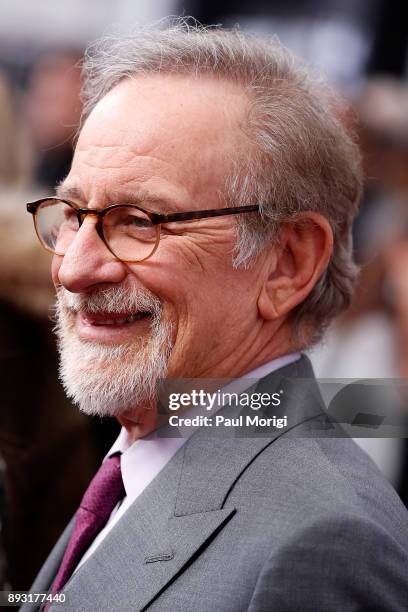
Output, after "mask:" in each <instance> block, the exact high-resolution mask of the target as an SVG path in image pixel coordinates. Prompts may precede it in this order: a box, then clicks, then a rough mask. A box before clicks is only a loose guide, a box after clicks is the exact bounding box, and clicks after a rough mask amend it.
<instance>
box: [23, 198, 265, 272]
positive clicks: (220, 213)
mask: <svg viewBox="0 0 408 612" xmlns="http://www.w3.org/2000/svg"><path fill="white" fill-rule="evenodd" d="M48 201H50V202H51V201H53V202H55V203H59V202H62V203H63V204H66V205H67V206H70V207H71V208H73V209H74V210H75V212H76V216H77V219H78V225H79V227H81V225H82V223H83V221H84V219H85V217H86V216H87V215H91V216H93V217H96V218H97V222H96V225H95V227H96V231H97V233H98V236H99V237H100V239H101V240H102V242H103V243H104V244H105V246H106V247H107V249H108V250H109V251H110V252H111V253H112V255H114V256H115V257H116V258H117V259H119V260H120V261H123V262H124V263H141V262H142V261H146V259H149V258H150V257H151V256H152V255H153V254H154V253H155V251H156V250H157V248H158V246H159V243H160V230H161V226H162V225H163V224H164V223H180V222H184V221H192V220H194V219H208V218H210V217H224V216H227V215H239V214H244V213H251V212H259V210H260V207H259V204H253V205H250V206H236V207H232V208H216V209H209V210H196V211H191V212H176V213H169V214H159V213H155V212H152V211H150V210H146V209H145V208H141V207H140V206H136V205H135V204H112V205H110V206H107V207H106V208H103V209H101V210H97V209H95V208H79V207H78V206H77V205H76V204H75V203H74V202H70V201H69V200H64V199H61V198H54V197H52V196H50V197H48V198H41V200H36V201H35V202H28V203H27V211H28V212H29V213H31V214H32V215H33V220H34V227H35V231H36V234H37V237H38V239H39V241H40V243H41V245H42V246H43V247H44V249H45V250H46V251H48V252H50V253H53V254H54V255H60V256H63V255H64V253H58V252H57V251H54V250H53V249H51V248H50V247H49V246H47V245H46V244H45V243H44V241H43V240H42V238H41V235H40V232H39V229H38V227H37V222H36V218H37V211H38V209H39V208H40V206H41V205H42V204H44V203H45V202H48ZM117 208H134V209H136V210H140V211H141V212H143V213H144V214H145V215H147V216H148V217H149V219H150V221H151V223H152V225H154V226H155V228H156V243H155V246H154V248H153V250H152V252H151V253H150V254H149V255H148V256H147V257H145V258H143V259H137V260H132V259H122V258H121V257H118V256H117V255H116V253H114V252H113V251H112V249H111V248H110V246H109V244H108V243H107V241H106V239H105V236H104V233H103V220H104V217H105V216H106V215H107V214H108V213H109V211H111V210H113V209H117Z"/></svg>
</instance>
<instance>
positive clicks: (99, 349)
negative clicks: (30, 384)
mask: <svg viewBox="0 0 408 612" xmlns="http://www.w3.org/2000/svg"><path fill="white" fill-rule="evenodd" d="M81 310H85V311H86V312H88V313H93V314H95V313H98V312H104V313H107V312H111V313H123V312H132V313H136V312H141V311H144V312H146V311H147V312H149V313H151V317H150V320H151V326H150V334H149V336H148V337H147V338H146V339H143V340H141V339H140V338H138V337H137V338H135V341H134V342H130V343H126V344H119V345H116V346H109V345H105V344H102V343H97V342H91V341H85V340H81V339H80V338H79V337H78V335H77V333H76V331H75V316H76V313H77V312H79V311H81ZM161 315H162V306H161V303H160V300H159V299H158V298H157V297H156V296H155V295H154V294H153V293H151V292H149V291H147V290H145V289H140V288H138V289H125V288H124V287H122V286H118V287H111V288H108V289H103V290H99V291H97V292H94V293H91V294H75V293H71V292H69V291H67V290H66V289H64V288H60V289H59V290H58V293H57V303H56V325H55V332H56V335H57V338H58V348H59V354H60V370H59V371H60V379H61V381H62V384H63V386H64V389H65V391H66V393H67V395H68V397H69V398H71V399H72V401H73V402H74V403H75V404H77V405H78V406H79V408H80V410H81V411H82V412H84V413H85V414H90V415H99V416H115V417H117V416H120V415H122V414H124V413H125V412H127V411H128V410H129V409H132V410H135V409H137V408H138V407H140V408H142V407H143V406H146V404H148V403H150V402H151V401H152V400H154V399H155V396H156V392H157V386H158V382H159V379H161V378H165V376H166V371H167V363H168V360H169V357H170V352H171V349H172V341H171V325H170V324H168V323H165V322H163V321H162V320H161Z"/></svg>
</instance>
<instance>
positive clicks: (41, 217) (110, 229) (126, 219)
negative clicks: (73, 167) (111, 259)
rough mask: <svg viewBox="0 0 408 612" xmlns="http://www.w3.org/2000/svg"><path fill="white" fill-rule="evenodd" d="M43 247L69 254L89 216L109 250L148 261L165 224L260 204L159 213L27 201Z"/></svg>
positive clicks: (242, 210)
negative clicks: (77, 234)
mask: <svg viewBox="0 0 408 612" xmlns="http://www.w3.org/2000/svg"><path fill="white" fill-rule="evenodd" d="M27 211H28V212H29V213H31V214H32V215H33V218H34V226H35V231H36V233H37V236H38V239H39V241H40V242H41V244H42V246H43V247H44V248H45V249H46V250H47V251H49V252H50V253H54V255H65V253H66V252H67V250H68V248H69V247H70V245H71V244H72V242H73V241H74V239H75V236H76V233H77V232H78V230H79V228H80V227H81V225H82V223H83V221H84V219H85V217H87V216H91V217H96V224H95V227H96V231H97V233H98V235H99V237H100V238H101V240H102V241H103V242H104V244H105V245H106V246H107V248H108V249H109V251H110V252H111V253H113V255H115V257H117V258H118V259H120V260H121V261H123V262H125V263H138V262H141V261H145V260H146V259H148V258H149V257H151V256H152V255H153V253H154V252H155V251H156V250H157V247H158V246H159V242H160V233H161V226H162V224H164V223H181V222H184V221H192V220H193V219H207V218H209V217H223V216H227V215H238V214H242V213H250V212H259V205H258V204H254V205H252V206H237V207H234V208H219V209H214V210H200V211H194V212H179V213H170V214H167V215H166V214H158V213H154V212H151V211H149V210H144V209H143V208H140V207H139V206H135V205H133V204H112V205H111V206H107V207H106V208H104V209H103V210H96V209H93V208H79V207H78V206H77V205H76V204H74V203H73V202H70V201H68V200H60V199H58V198H52V197H51V198H43V199H41V200H37V201H36V202H30V203H28V204H27Z"/></svg>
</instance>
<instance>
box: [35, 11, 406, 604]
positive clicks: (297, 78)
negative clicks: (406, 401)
mask: <svg viewBox="0 0 408 612" xmlns="http://www.w3.org/2000/svg"><path fill="white" fill-rule="evenodd" d="M85 94H86V99H87V104H86V107H85V120H84V123H83V127H82V129H81V132H80V134H79V138H78V142H77V146H76V150H75V155H74V159H73V164H72V168H71V171H70V173H69V175H68V176H67V178H66V179H65V181H64V182H63V183H62V185H60V186H59V188H58V193H57V196H56V198H54V199H52V198H47V199H45V200H42V201H40V202H36V203H33V204H30V205H28V208H29V210H30V211H31V212H32V213H33V214H34V216H35V221H36V229H37V232H38V235H39V238H40V240H41V241H42V243H43V245H44V246H45V247H46V248H48V249H49V250H50V251H52V252H53V253H54V260H53V267H52V274H53V279H54V283H55V286H56V288H57V292H58V305H57V333H58V338H59V346H60V353H61V377H62V380H63V382H64V385H65V388H66V390H67V392H68V394H69V395H70V397H71V398H73V400H74V401H75V402H76V403H77V404H78V405H79V407H80V408H81V410H82V411H84V412H86V413H88V414H94V415H108V414H109V415H113V416H115V417H116V418H117V419H118V420H119V422H120V423H121V424H122V426H123V428H122V432H121V435H120V437H119V440H118V441H117V442H116V443H115V445H114V447H113V448H112V449H111V451H110V453H108V457H107V458H106V460H105V462H104V463H103V464H102V466H101V469H100V471H99V472H98V474H97V475H96V476H95V479H94V480H93V482H92V483H91V485H90V487H89V489H88V490H87V492H86V493H85V496H84V499H83V501H82V503H81V507H80V509H79V510H78V513H77V515H76V517H74V519H73V520H72V522H71V523H70V525H69V526H68V527H67V529H66V531H65V532H64V534H63V535H62V537H61V539H60V541H59V542H58V543H57V545H56V547H55V548H54V550H53V551H52V553H51V555H50V557H49V558H48V560H47V561H46V563H45V565H44V567H43V568H42V570H41V571H40V574H39V576H38V578H37V580H36V582H35V584H34V585H33V587H32V590H33V591H35V592H44V591H47V590H50V592H51V593H52V594H53V595H55V594H58V593H59V594H60V595H63V597H64V598H66V603H65V604H64V609H67V610H75V611H79V610H87V611H88V610H109V611H111V610H121V611H122V610H144V609H147V608H148V609H149V610H166V611H167V610H180V611H181V610H203V611H208V610H231V611H234V612H235V611H238V610H251V611H255V610H257V611H258V610H280V611H282V610H291V611H293V610H310V611H312V610H313V611H314V612H315V611H316V610H324V611H327V610H336V611H337V610H351V609H356V610H357V609H358V610H373V609H381V610H402V609H406V604H407V602H408V596H407V579H406V567H407V561H408V520H407V516H406V512H405V510H404V508H403V506H402V504H401V503H400V500H399V499H398V497H397V496H396V494H395V493H394V492H393V490H392V489H391V487H390V486H389V485H388V484H387V483H386V482H385V481H384V480H383V478H382V477H381V476H380V474H379V472H378V471H377V469H376V468H375V466H374V464H372V463H371V461H370V460H369V459H368V457H366V455H365V454H364V453H363V452H362V451H360V450H359V449H358V448H357V447H356V446H355V445H354V443H353V442H352V441H350V440H346V439H342V438H336V439H333V438H329V439H322V438H319V437H313V436H306V434H302V433H301V432H303V431H306V429H307V424H310V423H313V422H315V423H319V422H321V416H322V408H321V402H320V401H319V397H318V394H317V393H316V391H315V390H314V391H313V390H312V392H311V393H309V394H305V395H304V396H303V395H302V390H301V389H302V388H301V387H299V388H297V387H296V379H297V378H300V379H308V380H309V381H310V380H311V379H312V377H313V373H312V371H311V368H310V365H309V363H308V361H307V360H306V358H305V357H301V356H300V355H299V352H298V351H299V350H300V349H302V348H304V347H306V346H308V345H309V344H310V343H311V342H312V341H313V340H315V339H316V338H317V337H318V336H319V335H320V334H321V332H322V330H323V327H324V325H325V324H326V323H327V322H328V321H329V319H330V318H331V317H332V316H333V315H334V314H336V313H338V312H339V311H340V310H341V309H342V308H344V306H346V305H347V304H348V302H349V300H350V293H351V287H352V281H353V277H354V274H355V269H354V265H353V262H352V257H351V247H350V226H351V221H352V218H353V215H354V213H355V211H356V206H357V201H358V198H359V194H360V188H361V176H360V164H359V155H358V151H357V148H356V145H355V144H354V142H353V140H352V139H351V138H350V136H349V135H348V134H347V133H346V131H345V129H344V127H343V125H342V122H341V120H340V113H339V112H338V110H336V109H337V104H336V100H335V98H334V97H333V96H332V95H331V94H330V91H329V90H328V89H327V88H326V87H325V86H324V85H322V84H321V83H320V82H319V81H316V80H315V79H314V78H312V77H311V76H310V75H308V73H307V71H306V70H305V69H304V68H303V67H302V66H300V65H298V64H297V63H296V62H294V60H293V58H292V57H291V55H290V54H289V53H288V52H287V51H286V50H284V49H283V48H281V47H280V46H279V45H278V44H277V43H276V42H272V43H270V44H266V43H262V42H259V41H256V40H253V39H252V38H251V37H249V36H246V35H244V34H242V33H240V32H235V31H234V32H228V31H223V30H219V29H210V30H206V29H201V28H200V27H195V26H194V27H192V28H188V27H186V26H185V25H184V24H183V22H181V23H176V24H175V25H173V26H172V27H170V28H169V29H166V30H163V31H160V32H155V31H149V30H144V31H142V32H139V33H138V34H133V35H131V36H128V37H122V38H118V39H115V38H111V39H107V40H104V41H102V43H100V44H99V45H97V46H96V47H93V48H91V50H90V51H89V53H88V58H87V62H86V65H85ZM203 211H204V212H203ZM244 377H245V378H250V379H251V380H252V379H257V380H259V383H258V386H257V389H261V390H265V389H267V390H269V391H272V390H274V391H275V392H276V393H277V394H279V393H283V392H284V391H285V392H286V391H287V390H288V391H289V393H288V397H287V399H285V400H284V401H283V400H282V411H283V412H284V414H285V415H287V418H288V424H289V427H288V428H286V429H278V428H270V429H268V430H267V432H266V433H265V434H264V435H257V432H256V431H255V432H253V435H251V433H250V434H248V435H243V436H240V435H234V433H233V434H232V435H231V434H230V435H223V434H219V432H217V433H218V434H219V435H217V434H214V435H213V434H212V432H211V431H208V432H204V434H203V430H204V429H205V428H201V429H199V430H198V431H195V432H194V433H193V434H192V435H190V437H189V438H188V439H186V438H175V437H174V438H171V437H170V438H169V437H166V436H165V435H160V433H155V429H156V427H157V424H158V422H157V402H156V393H157V389H158V379H159V378H167V379H172V380H173V382H174V379H200V380H203V381H204V379H205V380H208V379H224V378H227V379H229V380H231V379H243V378H244ZM288 380H289V383H288V384H287V383H286V382H285V381H288ZM238 382H241V383H242V380H241V381H238ZM180 385H181V383H180ZM247 386H249V385H247ZM244 388H245V387H244ZM299 390H300V391H299ZM306 395H307V397H306ZM275 397H276V396H275ZM280 397H282V396H280ZM283 397H284V396H283ZM274 410H275V408H271V410H270V411H269V412H268V411H267V410H266V411H265V412H264V414H265V415H268V414H272V413H273V412H274ZM244 412H245V411H244ZM238 413H239V410H238ZM217 414H220V415H222V414H224V415H225V414H227V415H230V416H231V414H233V415H234V414H235V415H236V414H237V409H236V408H235V409H234V407H233V406H232V405H231V406H224V408H221V409H220V412H219V413H217ZM181 415H182V413H181ZM209 429H210V428H209ZM317 429H318V428H317ZM291 432H292V435H291ZM298 432H299V435H297V433H298ZM258 433H259V432H258ZM118 453H122V454H121V455H119V454H118ZM122 478H123V482H122ZM48 606H49V604H47V607H48ZM57 606H58V604H57V603H54V604H51V609H57ZM32 608H33V606H31V608H30V606H25V607H23V609H32ZM34 608H35V606H34Z"/></svg>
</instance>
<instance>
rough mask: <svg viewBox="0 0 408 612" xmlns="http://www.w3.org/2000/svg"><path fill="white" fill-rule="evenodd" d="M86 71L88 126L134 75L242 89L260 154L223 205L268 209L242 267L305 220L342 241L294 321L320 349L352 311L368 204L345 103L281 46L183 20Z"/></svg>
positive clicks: (247, 162)
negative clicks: (327, 332)
mask: <svg viewBox="0 0 408 612" xmlns="http://www.w3.org/2000/svg"><path fill="white" fill-rule="evenodd" d="M83 70H84V88H83V99H84V117H87V116H88V115H89V113H90V112H91V110H92V109H93V108H94V106H95V105H96V103H97V102H98V101H99V100H100V99H101V98H102V97H103V96H104V95H106V94H107V93H108V92H109V91H110V90H111V89H112V88H113V87H114V86H115V85H117V84H118V83H119V82H120V81H122V80H123V79H125V78H132V77H134V76H135V75H145V74H151V73H159V72H160V73H165V74H169V73H177V74H186V75H190V76H192V77H194V78H196V77H200V76H201V75H214V76H216V77H217V78H221V79H225V80H227V81H229V82H233V83H236V84H237V85H239V86H240V87H242V90H243V93H244V94H246V96H247V97H248V99H249V101H250V110H249V112H248V117H247V125H246V128H245V132H246V135H247V136H248V137H249V139H250V141H251V142H252V143H253V144H254V146H253V147H250V149H251V150H248V152H247V154H246V157H245V159H243V158H242V156H241V157H240V158H239V159H236V160H235V161H234V164H233V170H232V172H231V173H230V175H229V176H228V177H227V179H226V184H225V186H224V189H223V196H224V198H225V200H226V201H227V202H228V203H229V205H231V206H239V205H246V204H253V203H259V204H260V205H261V215H241V216H240V218H239V221H238V224H237V243H236V250H235V253H234V261H233V263H234V265H235V266H249V265H251V263H252V262H253V260H254V259H255V258H256V256H257V255H258V254H259V253H260V252H261V251H262V249H264V248H265V247H266V246H267V244H268V243H269V242H270V241H271V240H278V239H279V227H280V226H281V225H282V223H284V222H288V221H290V220H291V219H294V218H295V217H297V216H299V215H301V214H302V213H304V212H306V211H313V212H318V213H321V214H323V215H324V216H325V217H326V218H327V219H328V221H329V222H330V225H331V227H332V230H333V233H334V249H333V255H332V258H331V260H330V263H329V265H328V267H327V269H326V271H325V272H324V274H323V275H322V277H321V278H320V280H319V281H318V283H317V284H316V285H315V287H314V288H313V290H312V292H311V293H310V294H309V296H308V297H307V298H306V299H305V300H304V301H303V302H302V303H301V304H300V305H299V306H298V307H297V308H296V309H295V310H294V311H293V313H292V315H293V316H294V320H295V324H296V325H295V326H294V328H295V329H296V330H297V332H299V331H301V330H302V329H303V330H306V329H308V330H309V331H308V333H306V331H304V336H303V339H301V335H300V334H299V333H298V334H297V342H298V344H300V345H303V346H304V345H305V344H307V343H310V342H311V341H312V340H314V341H315V340H316V339H317V338H318V337H319V336H320V335H321V333H322V331H323V329H324V328H325V326H326V325H327V323H328V322H329V321H330V319H331V318H332V317H333V316H335V315H337V314H338V313H339V312H341V311H342V310H343V309H344V308H346V307H347V306H348V305H349V303H350V300H351V295H352V289H353V283H354V280H355V277H356V266H355V264H354V262H353V257H352V247H351V224H352V220H353V217H354V215H355V213H356V211H357V207H358V202H359V198H360V194H361V185H362V175H361V162H360V154H359V150H358V147H357V145H356V143H355V142H354V139H353V137H352V135H350V133H349V131H348V130H347V129H346V127H345V125H344V122H343V121H342V112H343V110H344V109H343V107H342V103H341V101H340V100H339V97H338V96H337V95H336V94H335V93H334V92H333V91H332V90H331V89H330V87H329V86H328V85H327V84H325V83H324V82H323V81H322V80H321V79H320V78H319V77H317V76H315V75H314V74H313V73H312V72H311V71H310V69H309V68H307V67H306V66H304V65H303V64H302V63H301V62H300V61H299V60H298V59H296V58H295V57H294V56H293V55H292V53H291V52H290V51H288V50H287V49H286V48H284V47H283V46H282V45H281V44H280V43H279V41H278V40H277V39H276V38H275V37H274V38H272V39H271V40H269V41H265V40H260V39H258V38H256V37H254V36H251V35H249V34H246V33H243V32H242V31H240V30H239V29H233V30H225V29H221V28H218V27H210V28H206V27H203V26H201V25H199V24H197V23H196V22H194V21H193V22H191V21H188V20H186V19H181V18H177V19H175V20H173V21H172V22H171V23H169V24H166V27H165V28H164V29H157V28H146V27H144V28H140V29H138V30H137V31H132V32H131V33H127V34H109V35H106V36H105V37H103V38H102V39H100V40H98V41H96V42H95V43H93V44H92V45H91V46H90V47H89V48H88V50H87V52H86V56H85V61H84V69H83ZM304 324H306V325H304ZM310 329H313V330H314V331H313V333H312V334H311V333H310Z"/></svg>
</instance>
